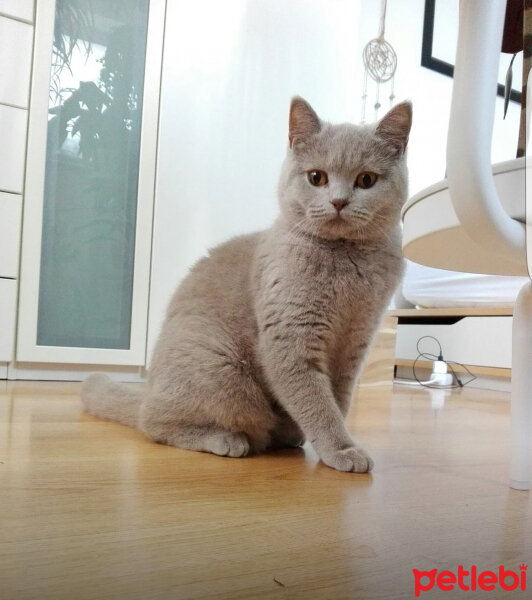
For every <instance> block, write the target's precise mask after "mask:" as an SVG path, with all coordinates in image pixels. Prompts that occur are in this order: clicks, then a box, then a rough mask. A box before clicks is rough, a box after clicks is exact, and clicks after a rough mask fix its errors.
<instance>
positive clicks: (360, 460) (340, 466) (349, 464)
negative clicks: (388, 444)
mask: <svg viewBox="0 0 532 600" xmlns="http://www.w3.org/2000/svg"><path fill="white" fill-rule="evenodd" d="M321 460H322V461H323V462H324V463H325V464H326V465H327V466H329V467H332V468H333V469H336V470H337V471H352V472H353V473H367V472H368V471H371V469H373V461H372V460H371V458H370V457H369V456H368V455H367V454H366V452H364V450H362V448H359V447H358V446H350V447H349V448H344V449H343V450H336V451H334V452H331V453H326V454H324V455H323V456H321Z"/></svg>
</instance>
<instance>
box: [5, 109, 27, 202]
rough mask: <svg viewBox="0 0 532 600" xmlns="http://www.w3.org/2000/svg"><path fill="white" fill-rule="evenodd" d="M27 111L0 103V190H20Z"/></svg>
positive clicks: (22, 174)
mask: <svg viewBox="0 0 532 600" xmlns="http://www.w3.org/2000/svg"><path fill="white" fill-rule="evenodd" d="M26 119H27V111H25V110H23V109H21V108H14V107H12V106H5V105H2V104H0V140H1V143H0V190H2V191H6V192H16V193H20V192H22V185H23V176H24V158H25V155H24V153H25V148H26Z"/></svg>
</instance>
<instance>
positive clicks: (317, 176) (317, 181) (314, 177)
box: [307, 169, 329, 187]
mask: <svg viewBox="0 0 532 600" xmlns="http://www.w3.org/2000/svg"><path fill="white" fill-rule="evenodd" d="M307 178H308V180H309V182H310V183H311V184H312V185H315V186H316V187H319V186H321V185H325V184H326V183H327V182H328V181H329V178H328V177H327V173H326V172H325V171H319V170H318V169H316V170H314V171H309V172H308V173H307Z"/></svg>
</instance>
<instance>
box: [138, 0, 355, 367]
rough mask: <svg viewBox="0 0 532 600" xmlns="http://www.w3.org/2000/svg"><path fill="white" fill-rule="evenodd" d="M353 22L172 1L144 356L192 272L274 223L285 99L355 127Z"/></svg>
mask: <svg viewBox="0 0 532 600" xmlns="http://www.w3.org/2000/svg"><path fill="white" fill-rule="evenodd" d="M358 12H359V2H358V1H353V0H312V1H311V2H309V0H290V1H286V0H247V1H246V0H224V1H223V2H220V1H219V0H194V1H193V2H191V1H190V0H169V2H168V13H167V23H166V39H165V52H164V59H163V82H162V100H161V102H162V104H161V121H160V142H159V159H158V175H157V191H156V209H155V225H154V236H153V239H154V245H153V269H152V280H151V290H152V292H151V298H150V323H149V341H148V357H149V356H150V355H151V351H152V348H153V344H154V341H155V339H156V336H157V334H158V331H159V328H160V324H161V320H162V317H163V315H164V311H165V308H166V305H167V303H168V300H169V297H170V294H171V293H172V291H173V290H174V288H175V286H176V284H177V283H178V282H179V280H181V279H182V278H183V276H184V275H185V274H186V272H187V270H188V269H189V267H190V266H191V264H193V263H194V262H195V261H196V260H197V258H199V257H200V256H201V255H203V254H204V253H205V252H206V250H207V248H209V247H212V246H213V245H216V244H218V243H219V242H221V241H222V240H225V239H227V238H229V237H231V236H233V235H235V234H239V233H245V232H249V231H253V230H257V229H261V228H264V227H267V226H268V225H269V224H270V223H271V222H272V220H273V219H274V217H275V215H276V213H277V205H276V185H277V177H278V172H279V167H280V164H281V162H282V159H283V156H284V153H285V149H286V144H287V139H288V131H287V124H288V108H289V101H290V97H291V96H293V95H295V94H299V95H302V96H304V97H305V98H307V100H309V102H311V103H312V104H313V105H314V106H315V107H316V110H317V111H318V112H319V114H320V115H321V116H322V117H323V118H325V119H327V120H335V121H337V120H344V121H345V120H356V119H357V117H358V112H357V110H358V108H357V104H356V103H357V97H358V93H359V89H358V88H359V82H360V80H361V73H360V71H359V69H360V61H359V56H358V55H359V46H360V44H359V40H358V22H359V18H358Z"/></svg>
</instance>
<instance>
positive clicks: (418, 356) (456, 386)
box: [412, 335, 477, 390]
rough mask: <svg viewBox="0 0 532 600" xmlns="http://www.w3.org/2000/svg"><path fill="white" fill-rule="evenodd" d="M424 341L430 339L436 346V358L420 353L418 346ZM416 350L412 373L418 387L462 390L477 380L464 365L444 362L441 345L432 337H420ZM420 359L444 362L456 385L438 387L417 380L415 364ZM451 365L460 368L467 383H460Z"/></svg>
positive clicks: (427, 353)
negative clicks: (465, 376)
mask: <svg viewBox="0 0 532 600" xmlns="http://www.w3.org/2000/svg"><path fill="white" fill-rule="evenodd" d="M424 339H432V340H434V341H435V342H436V343H437V344H438V352H439V354H438V355H437V356H436V354H431V353H429V352H422V351H421V350H420V348H419V344H420V342H421V341H422V340H424ZM416 349H417V351H418V355H417V357H416V359H415V360H414V364H413V365H412V373H413V374H414V379H415V380H416V381H417V382H418V383H419V385H422V386H423V387H427V388H432V389H438V390H450V389H455V388H463V387H465V386H466V385H468V384H470V383H471V382H472V381H475V379H477V376H476V375H473V373H471V371H470V370H469V369H468V368H467V367H466V366H465V365H464V364H462V363H459V362H456V361H455V360H445V359H444V358H443V350H442V347H441V344H440V342H439V340H438V339H437V338H435V337H434V336H433V335H424V336H422V337H420V338H419V339H418V341H417V344H416ZM421 358H424V359H425V360H430V361H436V360H439V361H442V362H444V363H445V364H446V365H447V366H448V367H449V369H450V370H451V373H452V377H453V379H454V381H456V383H451V384H449V385H439V384H437V383H424V382H423V381H421V379H419V377H418V376H417V373H416V364H417V362H418V361H419V360H420V359H421ZM452 365H458V366H460V367H462V368H463V369H464V370H465V371H466V372H467V373H468V375H469V379H468V380H467V381H462V380H461V379H459V378H458V375H457V374H456V371H455V370H454V369H453V367H452Z"/></svg>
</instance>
